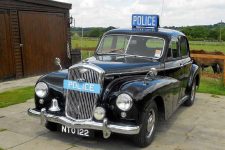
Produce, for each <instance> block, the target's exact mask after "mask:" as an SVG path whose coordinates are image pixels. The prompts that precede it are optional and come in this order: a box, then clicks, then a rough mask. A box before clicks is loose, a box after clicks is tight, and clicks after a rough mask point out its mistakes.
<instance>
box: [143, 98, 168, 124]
mask: <svg viewBox="0 0 225 150" xmlns="http://www.w3.org/2000/svg"><path fill="white" fill-rule="evenodd" d="M151 101H154V102H155V104H156V106H157V109H158V113H159V117H160V119H163V120H165V119H166V115H165V113H166V110H165V102H164V99H163V97H162V96H161V95H155V96H152V95H151V94H149V95H146V96H145V97H144V98H143V101H142V104H141V105H142V106H145V107H144V109H145V108H146V107H147V106H148V104H149V103H150V102H151Z"/></svg>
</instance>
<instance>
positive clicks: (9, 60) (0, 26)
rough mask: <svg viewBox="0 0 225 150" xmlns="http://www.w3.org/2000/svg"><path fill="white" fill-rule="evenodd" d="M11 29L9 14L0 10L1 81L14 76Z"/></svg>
mask: <svg viewBox="0 0 225 150" xmlns="http://www.w3.org/2000/svg"><path fill="white" fill-rule="evenodd" d="M9 27H10V26H9V14H8V13H7V11H3V10H0V80H2V79H3V80H4V79H8V78H11V77H13V76H14V68H13V55H12V49H11V42H10V29H9Z"/></svg>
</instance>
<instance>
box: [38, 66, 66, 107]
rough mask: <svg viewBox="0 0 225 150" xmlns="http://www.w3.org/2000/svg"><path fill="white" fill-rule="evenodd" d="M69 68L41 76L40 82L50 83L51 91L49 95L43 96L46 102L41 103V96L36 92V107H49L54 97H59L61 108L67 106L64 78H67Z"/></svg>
mask: <svg viewBox="0 0 225 150" xmlns="http://www.w3.org/2000/svg"><path fill="white" fill-rule="evenodd" d="M67 76H68V70H60V71H57V72H52V73H49V74H46V75H44V76H42V77H40V78H39V80H38V81H37V83H38V82H45V83H46V84H47V85H48V88H49V91H48V95H47V96H46V97H45V98H43V99H44V103H43V104H40V103H39V99H40V98H39V97H37V96H36V94H35V106H36V109H38V110H41V108H44V107H45V108H49V107H50V105H51V100H52V99H53V98H56V99H58V102H59V105H60V107H61V108H63V109H64V108H65V99H64V95H63V93H64V92H63V80H64V79H67Z"/></svg>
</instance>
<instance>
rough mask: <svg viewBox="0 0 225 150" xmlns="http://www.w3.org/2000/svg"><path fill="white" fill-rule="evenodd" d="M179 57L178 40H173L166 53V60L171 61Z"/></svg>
mask: <svg viewBox="0 0 225 150" xmlns="http://www.w3.org/2000/svg"><path fill="white" fill-rule="evenodd" d="M179 56H180V53H179V48H178V39H177V38H173V39H172V40H171V41H170V45H169V49H168V52H167V58H168V59H173V58H177V57H179Z"/></svg>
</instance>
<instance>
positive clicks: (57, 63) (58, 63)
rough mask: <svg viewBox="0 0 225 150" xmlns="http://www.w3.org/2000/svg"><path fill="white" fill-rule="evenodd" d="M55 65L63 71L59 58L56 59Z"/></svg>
mask: <svg viewBox="0 0 225 150" xmlns="http://www.w3.org/2000/svg"><path fill="white" fill-rule="evenodd" d="M55 65H56V66H59V69H60V70H62V65H61V60H60V59H59V58H58V57H56V58H55Z"/></svg>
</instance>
